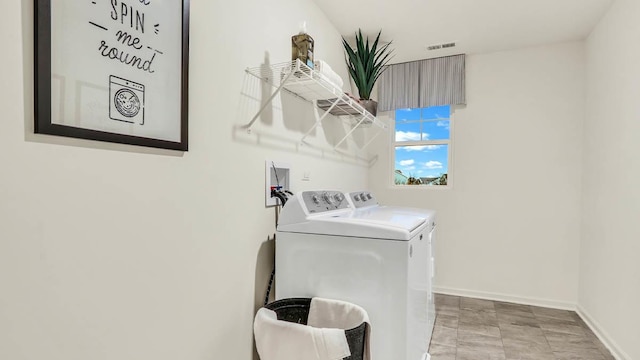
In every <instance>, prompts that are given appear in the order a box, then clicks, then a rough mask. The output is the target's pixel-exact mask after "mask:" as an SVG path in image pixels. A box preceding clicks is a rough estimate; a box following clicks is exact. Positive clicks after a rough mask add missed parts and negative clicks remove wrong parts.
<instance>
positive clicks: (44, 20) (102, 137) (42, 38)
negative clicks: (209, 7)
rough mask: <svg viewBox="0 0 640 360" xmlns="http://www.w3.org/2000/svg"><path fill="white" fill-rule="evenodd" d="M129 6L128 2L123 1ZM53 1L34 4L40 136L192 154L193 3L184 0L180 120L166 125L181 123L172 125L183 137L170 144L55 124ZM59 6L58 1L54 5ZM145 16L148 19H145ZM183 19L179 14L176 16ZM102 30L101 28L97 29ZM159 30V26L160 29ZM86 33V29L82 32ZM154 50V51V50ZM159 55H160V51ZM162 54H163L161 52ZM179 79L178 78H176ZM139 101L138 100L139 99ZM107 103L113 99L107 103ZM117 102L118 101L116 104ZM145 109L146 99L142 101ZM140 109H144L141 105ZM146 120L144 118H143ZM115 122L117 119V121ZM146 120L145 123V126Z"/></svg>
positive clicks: (71, 0) (36, 120) (36, 127)
mask: <svg viewBox="0 0 640 360" xmlns="http://www.w3.org/2000/svg"><path fill="white" fill-rule="evenodd" d="M87 1H89V2H91V3H93V4H96V2H100V1H105V2H108V3H112V2H113V1H116V3H118V1H117V0H93V1H90V0H87ZM152 1H153V0H129V3H143V4H144V5H149V4H150V3H152ZM119 2H120V3H125V2H126V1H122V0H121V1H119ZM51 3H52V1H51V0H34V18H35V19H34V37H35V39H34V53H35V59H34V86H35V89H34V107H35V109H34V110H35V118H34V131H35V133H39V134H49V135H57V136H65V137H72V138H79V139H88V140H96V141H105V142H113V143H121V144H129V145H139V146H146V147H154V148H161V149H171V150H180V151H187V150H188V139H189V134H188V133H189V131H188V104H189V101H188V99H189V96H188V90H189V84H188V82H189V12H190V6H189V0H182V14H181V21H182V34H181V36H180V38H181V42H182V44H181V49H178V50H179V51H181V54H180V57H181V60H180V61H181V71H180V79H179V86H180V91H179V93H180V96H179V97H180V98H179V99H176V101H179V106H180V111H179V114H180V116H179V117H180V118H179V119H168V120H165V121H179V122H180V123H179V124H177V123H172V124H173V125H174V127H175V126H178V125H179V129H180V134H175V135H176V137H177V138H179V141H168V140H163V139H159V138H153V137H142V136H136V135H129V134H122V133H115V132H109V131H103V130H95V129H90V128H83V127H81V126H80V127H79V126H68V125H62V124H56V123H52V92H53V91H52V75H53V74H52V4H51ZM54 3H55V1H54ZM69 3H74V4H75V3H76V0H69ZM84 3H85V1H82V2H80V1H77V4H78V6H81V5H82V4H84ZM132 9H133V8H132ZM143 16H144V15H143ZM176 16H179V14H176ZM93 25H96V24H93ZM96 26H98V25H96ZM156 26H157V25H156ZM105 30H106V29H105ZM78 31H82V29H78ZM152 50H153V49H152ZM158 52H159V51H158ZM159 53H160V54H162V53H161V52H159ZM174 76H175V75H174ZM143 89H144V87H143ZM136 99H137V98H136ZM105 101H106V102H107V103H108V102H109V101H111V99H110V98H108V99H106V100H105ZM114 102H115V101H114ZM142 104H143V105H142V106H144V97H143V101H142ZM138 106H140V105H138ZM143 119H144V117H143ZM114 120H115V119H114ZM144 121H145V120H143V123H144Z"/></svg>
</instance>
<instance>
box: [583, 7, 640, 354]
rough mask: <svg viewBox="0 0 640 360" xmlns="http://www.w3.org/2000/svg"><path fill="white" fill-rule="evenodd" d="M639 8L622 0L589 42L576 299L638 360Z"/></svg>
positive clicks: (594, 322)
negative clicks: (578, 283) (578, 290)
mask: <svg viewBox="0 0 640 360" xmlns="http://www.w3.org/2000/svg"><path fill="white" fill-rule="evenodd" d="M638 13H640V3H639V2H638V1H635V0H617V1H616V2H614V4H613V6H612V7H611V9H610V10H609V12H608V14H607V15H606V16H605V17H604V18H603V20H602V21H601V22H600V24H599V25H598V26H597V27H596V29H595V30H594V32H593V33H592V34H591V36H590V37H589V39H588V41H587V104H586V108H587V112H586V121H585V137H584V145H585V146H584V162H583V164H584V171H583V177H584V182H583V184H584V185H583V192H582V195H583V198H584V202H583V206H582V215H583V218H582V244H581V252H580V295H579V299H578V304H579V308H580V310H581V312H582V313H583V314H584V315H586V316H587V317H588V318H589V319H590V321H591V322H592V325H594V326H596V327H597V328H599V330H600V332H601V333H602V334H603V335H605V336H606V337H607V340H608V341H609V343H610V345H613V346H614V347H615V348H616V350H617V352H618V353H619V354H618V355H619V357H620V358H622V359H640V344H639V343H638V339H640V330H639V328H638V320H639V319H640V308H638V303H640V261H638V254H640V240H639V239H640V230H639V228H638V214H639V213H640V190H639V187H638V179H639V178H640V162H639V161H638V155H639V154H640V142H639V141H638V136H640V101H639V99H640V67H639V66H638V64H640V42H639V41H638V39H640V24H639V23H638V21H637V14H638Z"/></svg>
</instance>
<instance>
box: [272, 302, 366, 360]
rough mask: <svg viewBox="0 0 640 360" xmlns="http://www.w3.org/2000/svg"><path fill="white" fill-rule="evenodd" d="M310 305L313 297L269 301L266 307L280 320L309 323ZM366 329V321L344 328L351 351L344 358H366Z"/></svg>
mask: <svg viewBox="0 0 640 360" xmlns="http://www.w3.org/2000/svg"><path fill="white" fill-rule="evenodd" d="M310 306H311V299H309V298H289V299H282V300H277V301H274V302H272V303H269V304H267V305H265V308H267V309H269V310H273V311H274V312H275V313H276V316H277V318H278V320H282V321H288V322H292V323H298V324H302V325H307V319H308V317H309V308H310ZM366 330H367V323H366V322H363V323H362V324H360V325H359V326H357V327H355V328H352V329H345V330H344V333H345V336H346V338H347V344H348V345H349V350H350V351H351V356H348V357H346V358H344V360H363V359H364V352H365V338H366V334H367V331H366Z"/></svg>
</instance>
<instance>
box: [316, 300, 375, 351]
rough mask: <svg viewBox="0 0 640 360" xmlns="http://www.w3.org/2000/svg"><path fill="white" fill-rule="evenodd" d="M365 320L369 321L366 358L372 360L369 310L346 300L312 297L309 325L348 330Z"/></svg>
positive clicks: (365, 346)
mask: <svg viewBox="0 0 640 360" xmlns="http://www.w3.org/2000/svg"><path fill="white" fill-rule="evenodd" d="M363 322H366V323H367V333H366V335H365V342H364V360H370V359H371V351H370V347H369V339H370V338H371V333H370V332H371V323H370V322H369V314H367V311H366V310H365V309H363V308H362V307H360V306H358V305H355V304H352V303H349V302H345V301H340V300H330V299H323V298H317V297H315V298H313V299H311V305H310V307H309V318H308V319H307V324H308V325H309V326H314V327H319V328H340V329H345V330H348V329H353V328H355V327H358V326H360V325H361V324H362V323H363Z"/></svg>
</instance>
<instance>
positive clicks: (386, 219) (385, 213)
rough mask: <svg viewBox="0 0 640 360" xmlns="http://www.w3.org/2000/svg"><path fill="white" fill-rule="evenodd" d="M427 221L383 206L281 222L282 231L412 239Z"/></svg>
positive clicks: (279, 229)
mask: <svg viewBox="0 0 640 360" xmlns="http://www.w3.org/2000/svg"><path fill="white" fill-rule="evenodd" d="M426 223H427V218H426V217H423V216H418V215H416V214H403V213H398V212H394V211H389V210H387V209H384V208H380V207H373V208H371V209H360V210H357V211H353V210H342V211H332V212H329V213H322V214H317V215H309V216H307V217H306V219H305V221H301V222H297V223H292V224H281V225H279V226H278V231H281V232H295V233H304V234H318V235H335V236H352V237H362V238H373V239H388V240H410V239H411V238H412V237H413V236H415V235H416V234H417V233H419V232H420V231H421V230H422V229H423V227H424V226H425V225H426Z"/></svg>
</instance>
